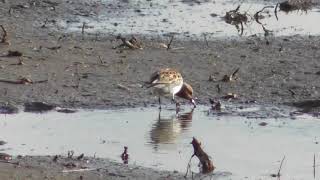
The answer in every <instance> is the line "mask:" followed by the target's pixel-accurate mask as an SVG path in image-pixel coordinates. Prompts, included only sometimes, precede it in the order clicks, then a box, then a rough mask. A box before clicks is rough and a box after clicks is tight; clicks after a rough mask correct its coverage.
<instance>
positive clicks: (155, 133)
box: [150, 109, 194, 150]
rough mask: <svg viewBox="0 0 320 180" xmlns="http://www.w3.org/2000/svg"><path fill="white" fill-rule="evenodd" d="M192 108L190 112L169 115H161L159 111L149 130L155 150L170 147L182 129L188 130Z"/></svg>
mask: <svg viewBox="0 0 320 180" xmlns="http://www.w3.org/2000/svg"><path fill="white" fill-rule="evenodd" d="M193 110H194V109H192V110H191V111H190V112H185V113H178V114H174V115H172V116H170V117H161V111H159V116H158V119H157V121H156V122H155V123H154V124H153V125H152V129H151V131H150V138H151V142H150V143H151V144H152V145H153V148H154V149H155V150H158V149H159V148H160V147H161V148H162V149H168V148H169V149H170V147H172V145H174V144H175V141H176V139H177V138H178V137H179V135H181V134H182V133H183V132H184V131H186V130H188V129H189V128H190V126H191V122H192V115H193Z"/></svg>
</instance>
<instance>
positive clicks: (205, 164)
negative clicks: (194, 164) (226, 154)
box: [185, 137, 215, 177]
mask: <svg viewBox="0 0 320 180" xmlns="http://www.w3.org/2000/svg"><path fill="white" fill-rule="evenodd" d="M191 144H192V146H193V150H194V153H193V155H192V156H191V158H190V161H189V163H188V168H187V172H186V174H185V177H187V175H188V172H189V169H190V162H191V159H192V158H193V157H194V156H197V158H198V159H199V161H200V165H201V173H203V174H206V173H210V172H212V171H213V170H214V169H215V166H214V165H213V163H212V161H211V160H210V158H209V156H208V154H207V153H206V152H204V151H203V149H202V148H201V143H200V142H199V141H198V140H197V139H196V138H195V137H193V140H192V142H191Z"/></svg>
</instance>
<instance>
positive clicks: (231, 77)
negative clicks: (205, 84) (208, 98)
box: [221, 68, 240, 82]
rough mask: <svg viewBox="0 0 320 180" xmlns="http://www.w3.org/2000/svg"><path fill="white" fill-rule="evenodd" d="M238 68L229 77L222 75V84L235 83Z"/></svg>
mask: <svg viewBox="0 0 320 180" xmlns="http://www.w3.org/2000/svg"><path fill="white" fill-rule="evenodd" d="M239 70H240V68H237V69H236V70H235V71H234V72H233V73H232V74H231V75H224V76H223V78H222V79H221V81H223V82H232V81H236V80H237V79H238V77H236V75H237V73H238V72H239Z"/></svg>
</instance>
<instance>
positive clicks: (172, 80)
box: [147, 68, 196, 109]
mask: <svg viewBox="0 0 320 180" xmlns="http://www.w3.org/2000/svg"><path fill="white" fill-rule="evenodd" d="M147 87H153V92H154V94H156V95H158V96H159V106H160V107H159V109H161V96H164V97H167V96H171V97H172V101H173V102H175V103H176V101H175V95H177V96H178V97H181V98H183V99H187V100H189V101H190V102H191V103H192V104H193V106H194V108H195V107H196V103H195V100H194V98H193V89H192V87H191V86H190V85H189V84H187V83H185V82H183V78H182V76H181V74H180V73H179V72H178V71H177V70H175V69H171V68H164V69H160V70H159V71H157V72H155V73H153V74H152V75H151V78H150V80H149V82H147ZM176 106H178V103H176Z"/></svg>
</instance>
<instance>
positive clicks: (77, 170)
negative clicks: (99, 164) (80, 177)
mask: <svg viewBox="0 0 320 180" xmlns="http://www.w3.org/2000/svg"><path fill="white" fill-rule="evenodd" d="M95 170H97V168H83V169H70V170H67V169H64V170H62V172H63V173H69V172H84V171H95Z"/></svg>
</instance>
